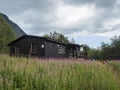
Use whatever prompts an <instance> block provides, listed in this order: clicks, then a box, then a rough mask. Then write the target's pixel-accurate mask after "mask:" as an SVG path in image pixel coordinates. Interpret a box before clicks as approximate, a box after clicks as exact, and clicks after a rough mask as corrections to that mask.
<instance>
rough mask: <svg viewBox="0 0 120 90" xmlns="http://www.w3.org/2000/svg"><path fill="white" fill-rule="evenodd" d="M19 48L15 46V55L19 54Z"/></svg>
mask: <svg viewBox="0 0 120 90" xmlns="http://www.w3.org/2000/svg"><path fill="white" fill-rule="evenodd" d="M19 52H20V51H19V48H18V47H15V56H19Z"/></svg>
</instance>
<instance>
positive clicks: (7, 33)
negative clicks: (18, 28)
mask: <svg viewBox="0 0 120 90" xmlns="http://www.w3.org/2000/svg"><path fill="white" fill-rule="evenodd" d="M14 39H15V33H14V32H13V30H12V28H11V27H10V25H9V24H8V23H7V22H6V20H5V19H3V17H2V16H0V53H8V52H9V49H8V47H7V44H8V43H9V42H11V41H12V40H14Z"/></svg>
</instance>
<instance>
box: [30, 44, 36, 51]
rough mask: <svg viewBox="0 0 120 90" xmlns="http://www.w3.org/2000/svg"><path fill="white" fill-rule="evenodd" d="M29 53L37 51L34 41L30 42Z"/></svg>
mask: <svg viewBox="0 0 120 90" xmlns="http://www.w3.org/2000/svg"><path fill="white" fill-rule="evenodd" d="M31 53H37V45H36V44H35V43H31Z"/></svg>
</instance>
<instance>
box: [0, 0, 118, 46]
mask: <svg viewBox="0 0 120 90" xmlns="http://www.w3.org/2000/svg"><path fill="white" fill-rule="evenodd" d="M0 12H2V13H4V14H6V15H7V16H8V17H9V18H10V19H11V20H12V21H14V22H15V23H17V24H18V25H19V26H20V27H21V28H22V29H23V30H24V31H25V32H26V33H27V34H31V35H40V36H41V35H44V34H46V33H50V32H53V31H57V32H59V33H62V34H64V35H66V36H68V37H69V38H74V39H75V41H76V43H78V44H87V45H89V46H90V47H98V46H100V43H101V42H103V41H104V42H109V41H110V40H109V39H110V38H112V37H113V36H115V35H120V0H0Z"/></svg>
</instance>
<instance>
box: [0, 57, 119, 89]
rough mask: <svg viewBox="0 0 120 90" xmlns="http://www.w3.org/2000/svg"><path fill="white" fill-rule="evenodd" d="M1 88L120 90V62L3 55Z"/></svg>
mask: <svg viewBox="0 0 120 90" xmlns="http://www.w3.org/2000/svg"><path fill="white" fill-rule="evenodd" d="M0 90H120V61H109V62H107V63H106V64H103V63H101V62H99V61H89V60H86V61H85V60H81V61H80V60H52V59H51V60H41V59H27V58H15V57H9V56H8V55H0Z"/></svg>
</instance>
